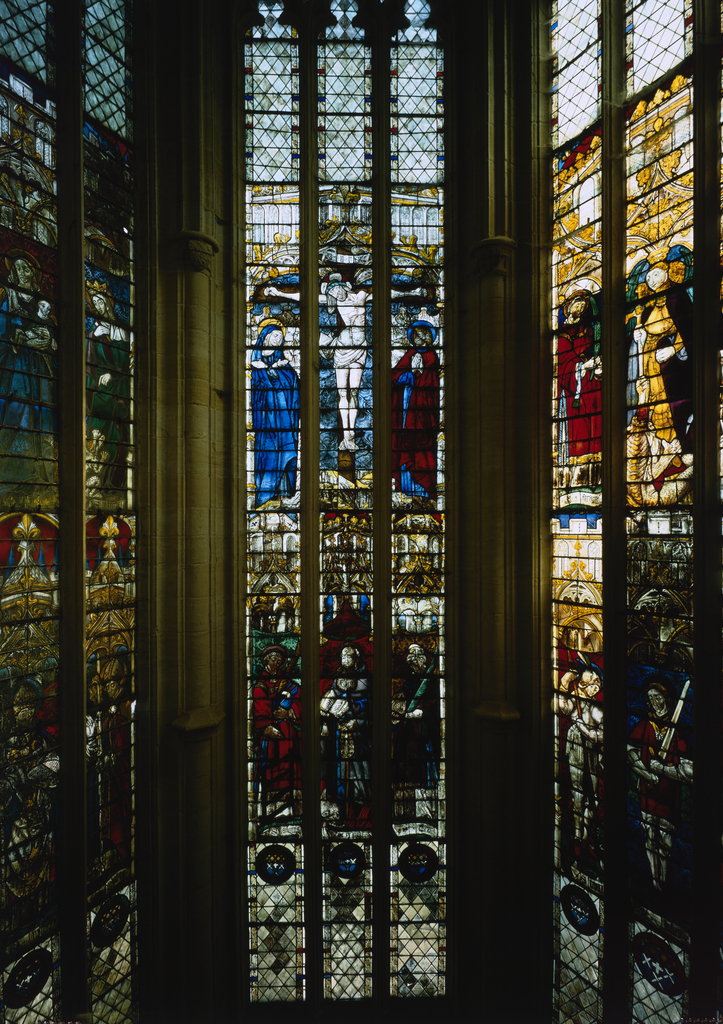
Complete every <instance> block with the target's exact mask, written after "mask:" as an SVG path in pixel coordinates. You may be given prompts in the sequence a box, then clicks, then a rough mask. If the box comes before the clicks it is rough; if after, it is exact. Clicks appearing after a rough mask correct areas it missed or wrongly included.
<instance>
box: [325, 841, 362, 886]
mask: <svg viewBox="0 0 723 1024" xmlns="http://www.w3.org/2000/svg"><path fill="white" fill-rule="evenodd" d="M366 865H367V858H366V854H365V853H364V850H362V848H361V846H357V844H356V843H339V845H338V846H335V847H334V849H333V850H332V851H331V853H330V854H329V867H330V868H331V870H332V871H333V872H334V874H335V875H338V876H339V878H357V877H358V876H359V875H360V874H361V873H362V871H363V870H364V868H365V867H366Z"/></svg>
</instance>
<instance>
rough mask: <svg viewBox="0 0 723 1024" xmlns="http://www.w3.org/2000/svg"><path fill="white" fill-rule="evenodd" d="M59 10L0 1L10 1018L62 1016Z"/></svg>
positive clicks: (0, 582) (1, 489)
mask: <svg viewBox="0 0 723 1024" xmlns="http://www.w3.org/2000/svg"><path fill="white" fill-rule="evenodd" d="M53 13H54V8H53V5H51V4H45V3H42V4H25V5H19V4H16V3H4V4H1V5H0V18H2V19H3V26H4V29H5V33H4V38H3V41H2V44H0V45H1V47H2V52H3V58H4V59H3V61H2V62H0V65H1V70H0V706H2V716H3V729H2V772H1V781H2V785H1V786H0V791H1V792H2V794H3V828H2V830H0V872H1V875H0V880H1V882H2V895H1V896H0V925H1V926H2V932H3V936H4V947H3V953H2V963H1V964H0V969H1V970H2V999H3V1004H4V1011H3V1014H4V1017H5V1019H7V1020H17V1021H21V1020H22V1021H26V1020H27V1021H29V1020H30V1019H31V1018H32V1019H33V1020H35V1019H37V1018H41V1017H42V1018H45V1017H53V1018H56V1017H58V1016H59V1015H60V1013H61V1010H60V1006H61V1004H60V941H59V935H58V930H59V923H60V922H59V885H60V884H61V883H62V878H61V877H60V873H59V850H58V841H59V833H60V827H61V824H62V823H61V820H60V818H61V815H60V802H59V797H58V792H59V782H60V771H61V766H62V748H61V740H62V737H61V735H60V723H59V719H60V700H61V699H62V696H63V695H62V693H61V691H60V687H59V669H60V666H59V640H60V633H59V626H60V611H61V609H60V589H59V583H60V574H59V559H60V554H59V553H60V529H59V516H58V511H59V509H58V501H59V497H58V433H57V432H58V421H57V411H58V402H59V396H58V387H57V383H58V357H59V353H58V341H57V338H58V316H59V297H58V278H57V274H58V268H57V263H58V258H57V230H56V207H55V192H56V183H55V104H54V101H53V98H52V95H51V94H50V93H49V91H48V89H47V88H45V86H44V84H43V83H45V84H50V83H52V82H53V79H54V70H53V63H52V60H53V55H52V14H53ZM5 58H6V59H5Z"/></svg>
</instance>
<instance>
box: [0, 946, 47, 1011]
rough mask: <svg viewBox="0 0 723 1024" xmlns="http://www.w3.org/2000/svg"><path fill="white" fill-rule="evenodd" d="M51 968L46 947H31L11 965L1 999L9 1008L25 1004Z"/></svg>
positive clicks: (39, 987) (15, 1008)
mask: <svg viewBox="0 0 723 1024" xmlns="http://www.w3.org/2000/svg"><path fill="white" fill-rule="evenodd" d="M52 969H53V957H52V954H51V953H50V950H48V949H32V950H31V951H30V952H29V953H26V954H25V956H24V957H22V958H21V959H20V960H18V962H17V963H16V964H15V966H14V967H13V969H12V971H11V972H10V977H9V978H8V980H7V981H6V982H5V987H4V988H3V1001H4V1003H5V1005H6V1006H7V1007H8V1008H9V1009H11V1010H18V1009H20V1007H21V1006H27V1005H28V1004H29V1003H32V1001H33V999H35V997H36V996H37V994H38V993H39V992H42V990H43V988H44V987H45V983H46V981H47V980H48V978H49V977H50V972H51V971H52Z"/></svg>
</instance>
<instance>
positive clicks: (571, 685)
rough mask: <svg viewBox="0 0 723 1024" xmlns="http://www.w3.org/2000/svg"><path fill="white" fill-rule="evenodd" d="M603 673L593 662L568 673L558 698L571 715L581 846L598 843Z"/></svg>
mask: <svg viewBox="0 0 723 1024" xmlns="http://www.w3.org/2000/svg"><path fill="white" fill-rule="evenodd" d="M601 686H602V679H601V677H600V670H599V669H598V667H597V665H594V664H592V662H588V663H583V664H582V665H581V667H580V670H579V671H578V670H571V671H569V672H566V673H565V674H564V675H563V677H562V679H561V680H560V688H559V691H558V695H557V701H558V707H559V709H560V713H561V714H563V715H569V716H570V719H571V724H570V728H569V729H568V731H567V737H566V739H565V751H566V753H567V763H568V767H569V769H570V783H571V786H572V816H573V820H574V822H575V839H576V841H577V842H578V843H580V842H582V841H583V840H587V841H588V843H591V844H592V843H593V842H594V826H595V809H596V805H597V800H598V785H599V783H598V779H599V768H600V757H601V754H602V745H603V708H602V704H601V703H600V702H599V701H597V700H596V699H595V698H596V697H597V695H598V694H599V693H600V688H601Z"/></svg>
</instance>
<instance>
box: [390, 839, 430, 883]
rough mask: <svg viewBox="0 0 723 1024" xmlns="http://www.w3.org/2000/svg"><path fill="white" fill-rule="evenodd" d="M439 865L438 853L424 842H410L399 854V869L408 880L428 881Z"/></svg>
mask: <svg viewBox="0 0 723 1024" xmlns="http://www.w3.org/2000/svg"><path fill="white" fill-rule="evenodd" d="M438 867H439V860H438V858H437V854H436V853H435V852H434V850H433V849H432V847H431V846H425V845H424V843H410V844H409V846H407V847H405V849H404V850H402V852H401V853H400V855H399V870H400V871H401V873H402V875H403V876H404V877H405V878H406V879H407V881H408V882H428V881H429V879H430V878H433V877H434V875H435V874H436V873H437V868H438Z"/></svg>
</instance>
